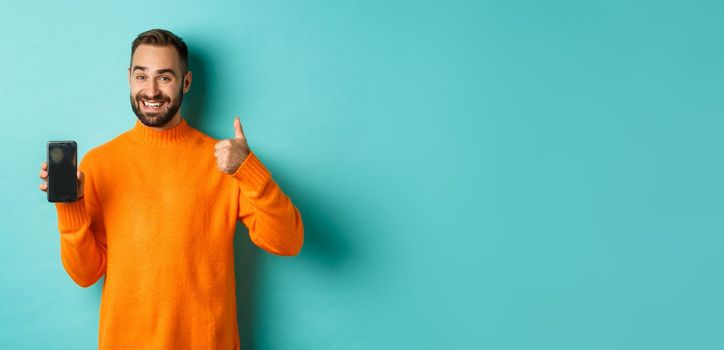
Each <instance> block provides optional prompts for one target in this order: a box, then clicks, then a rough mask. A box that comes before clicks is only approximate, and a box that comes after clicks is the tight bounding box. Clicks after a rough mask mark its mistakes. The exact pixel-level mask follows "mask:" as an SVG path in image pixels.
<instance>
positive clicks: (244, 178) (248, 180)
mask: <svg viewBox="0 0 724 350" xmlns="http://www.w3.org/2000/svg"><path fill="white" fill-rule="evenodd" d="M231 176H233V177H234V178H236V179H237V180H238V183H239V187H241V190H242V191H243V192H244V193H245V194H247V195H250V194H253V193H258V192H260V191H261V190H262V189H263V188H264V186H265V185H266V184H267V182H269V179H270V178H271V173H270V172H269V170H267V168H266V167H265V166H264V164H262V163H261V161H260V160H259V158H257V157H256V155H255V154H254V152H249V155H248V156H247V157H246V159H244V162H243V163H241V165H240V166H239V169H236V172H234V174H232V175H231Z"/></svg>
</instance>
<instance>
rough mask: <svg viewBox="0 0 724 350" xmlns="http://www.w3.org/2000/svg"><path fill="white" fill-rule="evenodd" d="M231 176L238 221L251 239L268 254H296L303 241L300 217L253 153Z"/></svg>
mask: <svg viewBox="0 0 724 350" xmlns="http://www.w3.org/2000/svg"><path fill="white" fill-rule="evenodd" d="M232 176H233V177H234V178H235V179H236V180H237V183H238V185H239V189H240V191H241V194H240V196H239V220H241V221H242V222H243V223H244V225H246V227H247V228H248V229H249V235H250V237H251V240H252V242H254V244H256V245H257V246H258V247H260V248H262V249H264V250H266V251H267V252H269V253H272V254H276V255H282V256H292V255H297V254H299V252H300V251H301V249H302V245H303V244H304V225H303V224H302V216H301V214H300V213H299V209H297V208H296V207H295V206H294V204H292V202H291V200H290V199H289V197H288V196H287V195H285V194H284V192H282V190H281V188H280V187H279V185H277V183H276V182H275V181H274V179H273V178H272V177H271V173H270V172H269V171H268V170H267V169H266V167H264V165H263V164H262V163H261V161H260V160H259V159H258V158H257V157H256V155H255V154H254V153H253V152H250V153H249V155H248V156H247V157H246V159H245V160H244V162H243V163H242V164H241V166H239V169H237V170H236V172H235V173H234V174H232Z"/></svg>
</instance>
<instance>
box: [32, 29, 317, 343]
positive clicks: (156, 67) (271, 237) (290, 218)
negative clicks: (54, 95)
mask: <svg viewBox="0 0 724 350" xmlns="http://www.w3.org/2000/svg"><path fill="white" fill-rule="evenodd" d="M187 57H188V49H187V46H186V44H185V43H184V42H183V40H182V39H181V38H179V37H177V36H176V35H174V34H173V33H171V32H169V31H166V30H162V29H153V30H150V31H147V32H144V33H141V34H140V35H138V37H137V38H136V39H135V40H134V41H133V45H132V48H131V65H130V67H129V69H128V79H129V80H128V81H129V84H130V88H131V96H130V97H131V99H130V101H131V107H132V109H133V112H134V113H135V114H136V117H137V118H138V120H136V122H135V125H134V127H133V128H131V129H130V130H128V131H126V132H124V133H122V134H120V135H119V136H117V137H116V138H114V139H112V140H110V141H108V142H106V143H104V144H102V145H100V146H98V147H95V148H93V149H91V150H90V151H88V153H87V154H86V155H85V156H84V157H83V160H82V161H81V163H80V165H79V170H78V172H77V177H78V187H79V199H78V201H76V202H72V203H55V206H56V209H57V213H58V229H59V231H60V243H61V246H60V248H61V260H62V263H63V266H64V268H65V270H66V271H67V273H68V275H70V277H71V278H72V279H73V280H74V281H75V282H76V283H77V284H79V285H80V286H82V287H88V286H91V285H93V284H94V283H95V282H96V281H98V279H100V277H101V276H102V275H104V274H105V276H106V278H105V281H104V284H103V294H102V297H101V307H100V326H99V328H100V329H99V348H100V349H238V348H239V335H238V329H237V319H236V294H235V280H234V254H233V238H234V231H235V227H236V223H237V221H238V220H241V221H242V222H243V223H244V224H245V225H246V227H247V228H248V229H249V235H250V238H251V240H252V241H253V242H254V244H256V245H257V246H259V247H260V248H262V249H264V250H266V251H267V252H270V253H272V254H276V255H284V256H292V255H297V254H298V253H299V252H300V250H301V247H302V245H303V241H304V228H303V225H302V219H301V215H300V213H299V210H298V209H297V208H296V207H295V206H294V205H293V204H292V202H291V201H290V199H289V198H288V197H287V196H286V195H285V194H284V193H283V192H282V190H281V189H280V188H279V186H278V185H277V184H276V183H275V181H274V180H273V179H272V177H271V174H270V172H269V171H268V170H267V169H266V168H265V167H264V165H263V164H262V163H261V161H260V160H259V159H258V158H257V157H256V155H255V154H254V153H253V152H252V151H251V150H250V149H249V146H248V144H247V141H246V137H245V135H244V132H243V130H242V128H241V124H240V121H239V119H238V118H236V119H235V120H234V129H235V137H234V138H233V139H227V140H221V141H219V140H216V139H213V138H211V137H209V136H207V135H205V134H203V133H202V132H200V131H199V130H197V129H194V128H193V127H191V126H190V125H189V124H187V123H186V120H185V119H184V118H183V117H182V116H181V113H180V111H179V108H180V107H181V102H182V100H183V95H184V94H185V93H187V92H188V91H189V88H190V86H191V77H192V75H191V71H190V70H189V69H188V63H187V59H188V58H187ZM47 176H48V174H47V164H46V163H45V162H43V164H42V165H41V171H40V177H41V179H43V183H42V184H40V189H41V190H43V191H47Z"/></svg>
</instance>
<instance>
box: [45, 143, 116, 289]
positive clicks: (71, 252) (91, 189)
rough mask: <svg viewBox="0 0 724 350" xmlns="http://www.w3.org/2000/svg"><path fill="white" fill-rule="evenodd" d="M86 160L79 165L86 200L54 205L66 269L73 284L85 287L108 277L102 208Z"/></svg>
mask: <svg viewBox="0 0 724 350" xmlns="http://www.w3.org/2000/svg"><path fill="white" fill-rule="evenodd" d="M87 156H88V155H86V157H87ZM86 157H84V158H83V161H82V162H81V164H80V166H79V168H80V170H81V171H82V172H83V174H84V176H85V178H84V181H85V183H84V185H83V197H81V198H80V199H79V200H77V201H75V202H72V203H61V202H58V203H55V207H56V210H57V212H58V231H60V257H61V261H62V262H63V267H65V270H66V272H67V273H68V275H69V276H70V277H71V278H72V279H73V281H75V283H77V284H78V285H79V286H81V287H84V288H86V287H90V286H91V285H93V284H94V283H96V281H98V280H99V279H100V278H101V276H103V274H105V271H106V259H107V258H106V256H107V255H106V251H107V250H106V237H105V230H104V226H103V217H102V215H101V210H100V209H101V207H100V204H99V202H98V196H97V193H96V186H95V179H94V177H93V172H92V171H89V169H88V167H87V162H86V159H87V158H86Z"/></svg>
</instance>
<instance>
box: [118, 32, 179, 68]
mask: <svg viewBox="0 0 724 350" xmlns="http://www.w3.org/2000/svg"><path fill="white" fill-rule="evenodd" d="M141 44H146V45H153V46H166V45H171V46H173V47H175V48H176V51H177V52H178V57H179V63H180V66H181V75H182V76H183V75H185V74H186V73H187V72H188V67H189V63H188V59H189V49H188V47H187V46H186V43H185V42H184V41H183V39H181V38H180V37H178V36H177V35H176V34H174V33H171V32H169V31H168V30H165V29H158V28H156V29H151V30H147V31H145V32H143V33H141V34H138V36H137V37H136V39H135V40H133V44H132V45H131V64H133V53H134V52H136V48H137V47H138V45H141Z"/></svg>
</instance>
